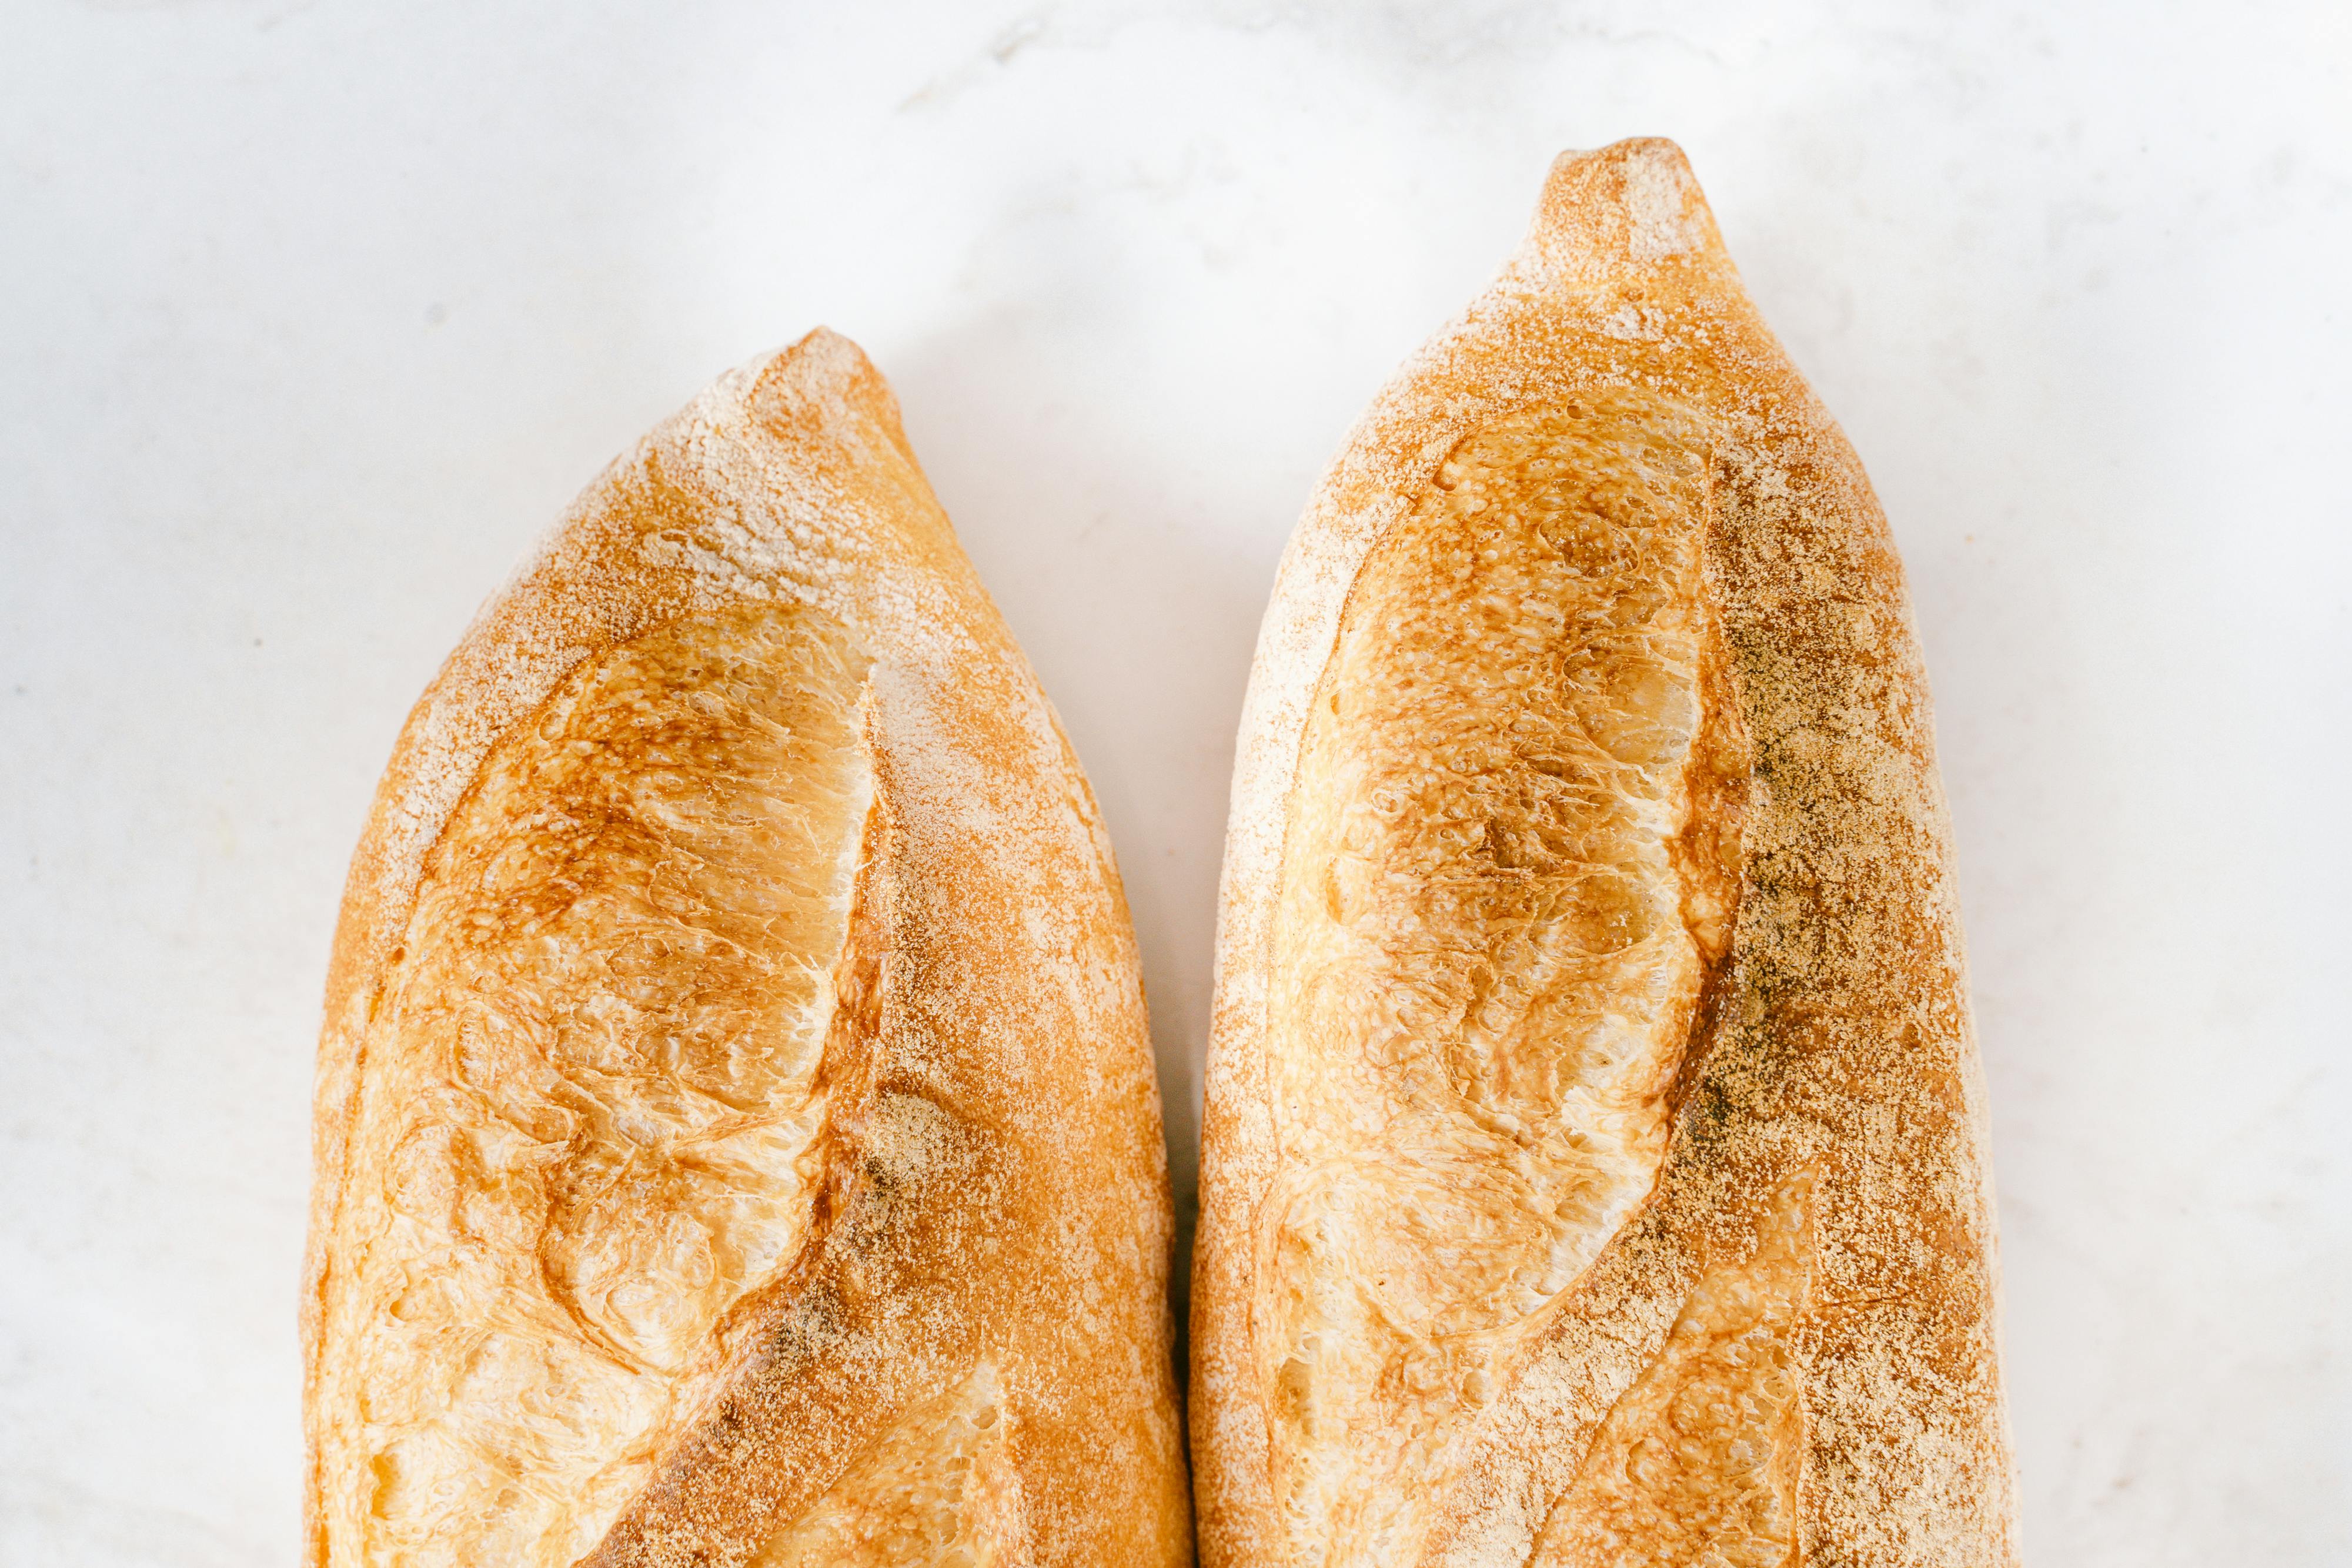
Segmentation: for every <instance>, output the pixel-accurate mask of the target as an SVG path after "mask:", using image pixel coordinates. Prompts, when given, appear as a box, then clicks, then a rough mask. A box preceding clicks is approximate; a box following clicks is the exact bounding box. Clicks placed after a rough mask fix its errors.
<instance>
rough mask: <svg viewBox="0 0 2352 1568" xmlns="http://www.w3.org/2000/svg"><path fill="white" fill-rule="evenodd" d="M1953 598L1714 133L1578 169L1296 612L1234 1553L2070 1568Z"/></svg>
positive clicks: (1195, 1355)
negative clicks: (1981, 1041)
mask: <svg viewBox="0 0 2352 1568" xmlns="http://www.w3.org/2000/svg"><path fill="white" fill-rule="evenodd" d="M1950 864H1951V856H1950V848H1949V832H1948V824H1947V820H1946V813H1945V807H1944V802H1943V796H1942V790H1941V787H1940V784H1939V782H1938V779H1937V772H1936V765H1935V757H1934V749H1933V741H1932V736H1931V732H1930V723H1929V716H1928V704H1927V684H1926V679H1925V675H1924V673H1923V671H1922V668H1921V665H1920V662H1919V656H1918V652H1917V648H1916V640H1915V637H1914V634H1913V632H1912V629H1911V624H1910V612H1909V610H1908V607H1907V603H1906V598H1905V591H1904V587H1903V580H1902V574H1901V569H1900V566H1899V563H1898V562H1897V560H1896V559H1895V551H1894V548H1893V544H1892V542H1891V540H1890V538H1889V537H1888V533H1887V528H1886V524H1885V519H1884V517H1882V516H1881V514H1880V511H1879V508H1878V505H1877V502H1876V500H1875V499H1874V497H1873V495H1872V493H1871V490H1870V486H1869V483H1868V481H1867V479H1866V478H1865V477H1864V474H1863V471H1862V466H1861V465H1860V463H1859V462H1858V461H1857V460H1856V458H1855V457H1854V455H1853V451H1852V449H1851V448H1850V447H1849V446H1848V445H1847V444H1846V442H1845V439H1844V437H1843V434H1840V432H1839V430H1838V428H1837V426H1836V424H1835V423H1834V422H1832V419H1831V418H1830V416H1829V414H1828V413H1827V412H1826V411H1825V410H1823V408H1822V406H1821V403H1820V402H1819V401H1818V400H1817V399H1816V398H1815V397H1814V396H1813V394H1812V393H1811V391H1810V390H1809V389H1808V388H1807V387H1806V385H1805V383H1804V382H1803V381H1802V380H1801V378H1800V376H1799V375H1798V374H1797V372H1796V371H1795V369H1794V368H1793V367H1792V366H1791V365H1790V362H1789V361H1788V358H1787V356H1786V355H1785V354H1784V353H1783V351H1782V350H1781V349H1780V346H1779V344H1778V343H1777V342H1776V341H1775V340H1774V339H1773V337H1772V335H1771V333H1770V331H1769V329H1768V328H1766V326H1765V325H1764V323H1763V321H1762V319H1760V317H1759V315H1758V314H1757V311H1756V309H1755V308H1754V306H1753V305H1752V303H1751V302H1750V301H1749V300H1748V297H1747V294H1746V292H1745V291H1744V290H1743V289H1742V287H1740V284H1739V281H1738V275H1737V274H1736V272H1735V271H1734V270H1733V267H1732V265H1731V262H1730V259H1729V257H1728V256H1727V254H1726V252H1725V250H1724V247H1723V244H1722V240H1721V237H1720V235H1718V234H1717V230H1716V225H1715V222H1714V219H1713V217H1712V215H1711V214H1709V212H1708V210H1707V207H1706V202H1705V200H1704V198H1703V197H1702V196H1701V195H1700V193H1699V191H1698V188H1697V185H1696V182H1695V181H1694V180H1693V179H1692V177H1691V174H1690V172H1689V169H1688V166H1687V164H1686V163H1685V161H1684V159H1683V157H1682V155H1681V153H1680V152H1679V151H1677V150H1676V149H1675V147H1674V146H1673V145H1672V144H1671V143H1669V142H1665V141H1627V142H1621V143H1618V144H1617V145H1615V146H1613V147H1610V148H1608V149H1605V150H1604V151H1601V152H1595V153H1590V154H1580V155H1579V154H1570V155H1565V156H1563V157H1562V158H1561V159H1560V160H1559V162H1557V163H1556V164H1555V165H1554V167H1553V169H1552V172H1551V175H1550V179H1549V183H1548V185H1547V187H1546V189H1545V192H1544V195H1543V200H1542V204H1541V207H1540V209H1539V211H1538V214H1537V217H1536V221H1535V224H1534V226H1533V229H1532V231H1531V232H1530V234H1529V235H1528V239H1527V241H1526V243H1525V245H1524V246H1522V247H1521V249H1520V250H1519V252H1518V253H1517V255H1516V256H1514V257H1513V258H1512V259H1511V261H1510V262H1509V263H1508V265H1507V267H1505V268H1504V270H1503V272H1502V274H1501V276H1500V277H1498V278H1497V280H1496V283H1495V284H1494V285H1493V287H1491V288H1489V289H1488V290H1487V291H1486V293H1485V294H1483V295H1482V296H1480V297H1479V298H1477V299H1476V300H1475V302H1473V304H1472V305H1471V306H1470V308H1468V310H1467V311H1466V312H1465V314H1464V316H1463V317H1462V318H1461V319H1459V320H1457V321H1456V322H1454V324H1453V325H1452V326H1450V327H1448V328H1447V329H1445V330H1444V331H1443V332H1441V333H1440V334H1439V335H1438V336H1437V337H1436V338H1435V339H1434V340H1433V341H1431V342H1430V343H1429V344H1428V345H1427V346H1426V347H1424V348H1423V350H1421V351H1420V353H1419V354H1418V355H1416V356H1415V357H1414V359H1413V360H1412V361H1411V362H1410V363H1408V364H1407V365H1406V367H1405V368H1404V370H1403V371H1402V372H1400V374H1399V375H1398V377H1397V379H1396V380H1395V381H1394V382H1392V383H1391V385H1390V386H1389V387H1388V388H1387V389H1386V390H1385V391H1383V392H1381V395H1380V397H1379V398H1378V399H1377V400H1376V401H1375V402H1374V403H1373V405H1372V407H1371V408H1370V411H1369V412H1368V413H1366V414H1365V416H1364V418H1363V419H1362V421H1361V422H1360V423H1359V424H1358V425H1357V427H1356V429H1355V431H1354V433H1353V434H1351V435H1350V437H1349V441H1348V443H1347V444H1346V446H1345V448H1344V449H1343V451H1342V452H1341V454H1340V455H1339V458H1338V460H1337V461H1336V462H1335V463H1334V465H1332V467H1331V469H1330V470H1329V472H1328V474H1327V475H1326V476H1325V477H1324V479H1323V482H1322V484H1321V486H1320V487H1319V488H1318V491H1317V492H1316V495H1315V497H1314V498H1313V500H1312V501H1311V502H1310V504H1309V506H1308V507H1307V514H1306V517H1305V518H1304V519H1303V520H1302V522H1301V523H1300V524H1299V527H1298V529H1297V533H1296V534H1295V535H1294V536H1293V538H1292V540H1291V544H1290V547H1289V549H1288V551H1287V552H1286V555H1285V557H1284V560H1283V564H1282V568H1281V572H1280V576H1279V579H1278V581H1277V584H1276V590H1275V594H1274V600H1273V603H1272V605H1271V607H1270V608H1269V610H1268V612H1267V614H1266V619H1265V626H1264V629H1263V632H1262V633H1261V636H1260V641H1259V645H1258V652H1257V658H1256V663H1255V668H1254V671H1253V674H1252V677H1251V682H1250V689H1249V695H1248V699H1247V705H1246V708H1245V711H1244V718H1243V723H1242V730H1241V739H1240V748H1239V755H1238V757H1237V760H1236V767H1235V778H1234V794H1233V813H1232V819H1231V823H1230V827H1229V831H1228V840H1227V848H1226V860H1225V871H1224V883H1223V909H1222V914H1221V921H1220V929H1219V937H1218V981H1217V998H1216V1006H1215V1013H1214V1021H1213V1037H1212V1042H1211V1050H1210V1058H1209V1063H1208V1075H1207V1102H1208V1103H1207V1116H1206V1124H1205V1127H1204V1134H1203V1137H1204V1149H1203V1169H1202V1230H1201V1239H1200V1246H1199V1250H1198V1253H1197V1255H1196V1259H1195V1272H1194V1294H1193V1315H1192V1368H1193V1372H1192V1435H1193V1462H1194V1467H1195V1474H1196V1501H1197V1509H1198V1518H1197V1525H1198V1529H1199V1531H1200V1538H1201V1549H1202V1560H1203V1563H1205V1564H1206V1568H1306V1565H1307V1564H1314V1565H1318V1568H1370V1565H1375V1564H1377V1565H1381V1568H1440V1565H1448V1568H1568V1565H1571V1564H1573V1565H1578V1568H1604V1565H1606V1568H1616V1565H1619V1564H1630V1563H1657V1564H1668V1563H1694V1564H1696V1563H1723V1564H1731V1565H1739V1568H1746V1565H1756V1568H1763V1565H1767V1564H1769V1565H1772V1568H1779V1565H1781V1564H1786V1563H1797V1562H1835V1563H1841V1564H1856V1565H1860V1564H1872V1565H1885V1568H1894V1565H1895V1564H1903V1565H1906V1568H1929V1565H1936V1568H1943V1565H1952V1568H1958V1565H1961V1564H1967V1565H1969V1568H1994V1565H2000V1564H2009V1563H2014V1562H2015V1560H2016V1546H2015V1540H2014V1536H2015V1530H2014V1524H2013V1503H2012V1500H2011V1490H2012V1488H2011V1465H2010V1458H2009V1452H2008V1440H2007V1432H2006V1419H2005V1415H2004V1409H2003V1402H2002V1391H2001V1385H2000V1369H1999V1357H1998V1345H1997V1335H1996V1329H1997V1325H1996V1313H1997V1285H1998V1281H1997V1274H1996V1265H1995V1259H1994V1246H1993V1212H1992V1204H1991V1196H1990V1176H1989V1171H1988V1166H1987V1158H1986V1152H1985V1132H1984V1110H1983V1091H1982V1088H1981V1084H1980V1082H1979V1068H1978V1063H1977V1058H1976V1048H1975V1043H1974V1040H1973V1036H1972V1032H1971V1026H1970V1022H1969V1013H1968V1008H1967V1002H1966V998H1965V994H1964V989H1963V981H1964V975H1963V961H1962V954H1961V946H1960V934H1959V926H1958V915H1957V911H1956V904H1955V898H1954V893H1953V886H1952V876H1951V870H1950Z"/></svg>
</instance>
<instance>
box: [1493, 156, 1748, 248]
mask: <svg viewBox="0 0 2352 1568" xmlns="http://www.w3.org/2000/svg"><path fill="white" fill-rule="evenodd" d="M1526 249H1527V256H1528V259H1529V260H1531V261H1533V262H1534V263H1535V264H1536V265H1537V266H1538V267H1541V268H1542V269H1543V270H1544V271H1546V272H1551V273H1559V274H1567V275H1570V276H1584V277H1593V278H1594V279H1595V280H1597V279H1598V277H1601V276H1605V275H1607V274H1611V273H1622V272H1623V271H1624V270H1626V269H1628V268H1638V269H1644V270H1646V269H1650V268H1655V267H1665V266H1669V265H1674V264H1675V263H1677V262H1679V263H1681V264H1684V265H1689V264H1693V263H1696V264H1699V265H1702V266H1707V265H1720V266H1725V267H1728V265H1729V257H1728V256H1727V255H1726V254H1725V252H1724V248H1723V236H1722V235H1720V234H1719V233H1717V229H1716V226H1715V214H1713V213H1712V212H1710V211H1709V210H1708V208H1707V204H1706V195H1705V194H1704V193H1702V192H1701V191H1700V190H1699V187H1698V180H1697V179H1696V176H1694V175H1693V174H1692V173H1691V167H1690V160H1689V159H1687V158H1685V157H1684V156H1683V150H1682V149H1681V148H1680V147H1677V146H1675V144H1674V143H1673V142H1672V141H1668V140H1666V139H1665V138H1664V137H1663V136H1643V137H1634V138H1632V139H1630V140H1628V141H1618V142H1613V143H1612V144H1611V145H1609V146H1607V147H1603V148H1601V149H1600V150H1599V151H1598V152H1563V153H1561V154H1560V155H1559V157H1558V158H1555V159H1553V160H1552V165H1551V172H1550V174H1549V176H1548V177H1547V178H1546V180H1545V181H1544V191H1543V200H1542V201H1541V202H1540V203H1539V204H1538V205H1537V208H1536V217H1535V223H1534V225H1533V226H1532V227H1531V228H1530V229H1529V231H1528V244H1527V247H1526Z"/></svg>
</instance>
